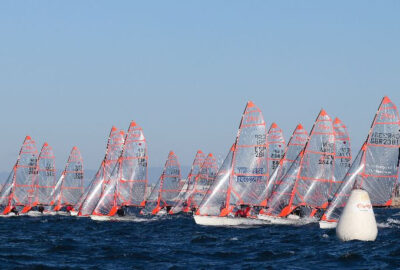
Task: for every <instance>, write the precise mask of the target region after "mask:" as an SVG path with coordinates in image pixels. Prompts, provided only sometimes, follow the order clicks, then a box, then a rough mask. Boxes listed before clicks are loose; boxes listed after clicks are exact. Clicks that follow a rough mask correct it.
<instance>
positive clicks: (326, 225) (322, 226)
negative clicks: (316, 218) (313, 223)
mask: <svg viewBox="0 0 400 270" xmlns="http://www.w3.org/2000/svg"><path fill="white" fill-rule="evenodd" d="M336 226H337V222H328V221H322V220H321V221H320V222H319V228H320V229H323V230H327V229H335V228H336Z"/></svg>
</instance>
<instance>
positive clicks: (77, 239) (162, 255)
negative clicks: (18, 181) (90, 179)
mask: <svg viewBox="0 0 400 270" xmlns="http://www.w3.org/2000/svg"><path fill="white" fill-rule="evenodd" d="M375 211H376V214H377V221H378V225H379V228H378V229H379V235H378V238H377V240H376V241H375V242H359V241H352V242H346V243H344V242H340V241H339V240H338V239H337V238H336V235H335V231H334V230H320V229H319V227H318V224H309V225H306V226H299V227H285V226H276V225H274V226H272V225H271V226H263V227H257V228H254V227H253V228H212V227H202V226H198V225H196V224H195V223H194V221H193V219H192V217H190V216H172V217H171V216H169V217H160V218H152V219H149V220H148V219H141V220H140V221H139V222H100V221H92V220H90V219H88V218H76V217H65V216H43V217H12V218H0V268H1V269H396V268H397V269H400V215H397V213H398V212H400V210H396V209H378V210H375Z"/></svg>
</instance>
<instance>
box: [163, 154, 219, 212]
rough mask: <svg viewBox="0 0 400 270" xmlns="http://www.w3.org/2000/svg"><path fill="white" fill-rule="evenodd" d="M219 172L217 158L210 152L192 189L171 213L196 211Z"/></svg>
mask: <svg viewBox="0 0 400 270" xmlns="http://www.w3.org/2000/svg"><path fill="white" fill-rule="evenodd" d="M217 172H218V164H217V160H216V159H215V157H214V156H213V154H211V153H209V154H208V155H207V158H206V159H205V160H204V162H203V164H202V165H201V168H200V170H199V173H198V174H197V175H196V177H195V178H194V182H193V184H192V185H191V187H190V189H189V190H188V191H187V192H186V193H185V194H186V196H185V198H184V200H180V201H179V202H178V203H177V204H176V205H175V206H174V207H173V208H172V209H171V211H170V213H179V212H181V211H183V212H185V213H189V212H193V213H194V212H196V211H197V209H198V207H199V205H200V203H201V201H202V200H203V198H204V196H205V195H206V194H207V193H208V192H209V188H210V186H211V185H212V183H213V181H214V179H215V176H216V175H217Z"/></svg>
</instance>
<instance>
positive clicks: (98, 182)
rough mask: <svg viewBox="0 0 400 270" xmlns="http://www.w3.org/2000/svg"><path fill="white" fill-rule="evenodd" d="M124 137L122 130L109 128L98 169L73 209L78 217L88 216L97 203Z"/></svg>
mask: <svg viewBox="0 0 400 270" xmlns="http://www.w3.org/2000/svg"><path fill="white" fill-rule="evenodd" d="M124 137H125V133H124V132H123V131H122V130H121V131H119V130H118V129H117V128H116V127H114V126H113V127H112V128H111V131H110V133H109V136H108V140H107V146H106V153H105V155H104V158H103V160H102V162H101V164H100V168H99V169H98V170H97V172H96V174H95V176H94V178H93V179H92V181H91V183H90V185H89V187H88V189H87V190H86V192H85V193H84V194H83V195H82V196H81V198H80V199H79V200H78V202H77V204H76V205H75V207H74V208H75V209H76V210H77V211H78V214H77V215H78V216H79V217H85V216H86V217H88V216H90V215H91V214H92V212H93V210H94V208H95V207H96V205H97V203H98V202H99V200H100V197H101V194H102V193H103V192H104V190H105V188H106V185H107V184H108V183H109V181H110V178H111V174H112V172H113V170H114V168H115V166H116V164H117V162H118V159H119V157H120V156H121V153H122V147H123V144H124ZM73 214H74V213H73Z"/></svg>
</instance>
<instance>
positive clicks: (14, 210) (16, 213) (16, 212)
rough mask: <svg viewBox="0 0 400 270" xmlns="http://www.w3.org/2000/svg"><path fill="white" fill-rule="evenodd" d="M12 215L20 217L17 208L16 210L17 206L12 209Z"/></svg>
mask: <svg viewBox="0 0 400 270" xmlns="http://www.w3.org/2000/svg"><path fill="white" fill-rule="evenodd" d="M10 212H11V213H14V214H15V215H16V216H18V215H19V213H18V210H17V208H15V206H14V207H13V208H12V209H11V211H10Z"/></svg>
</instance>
